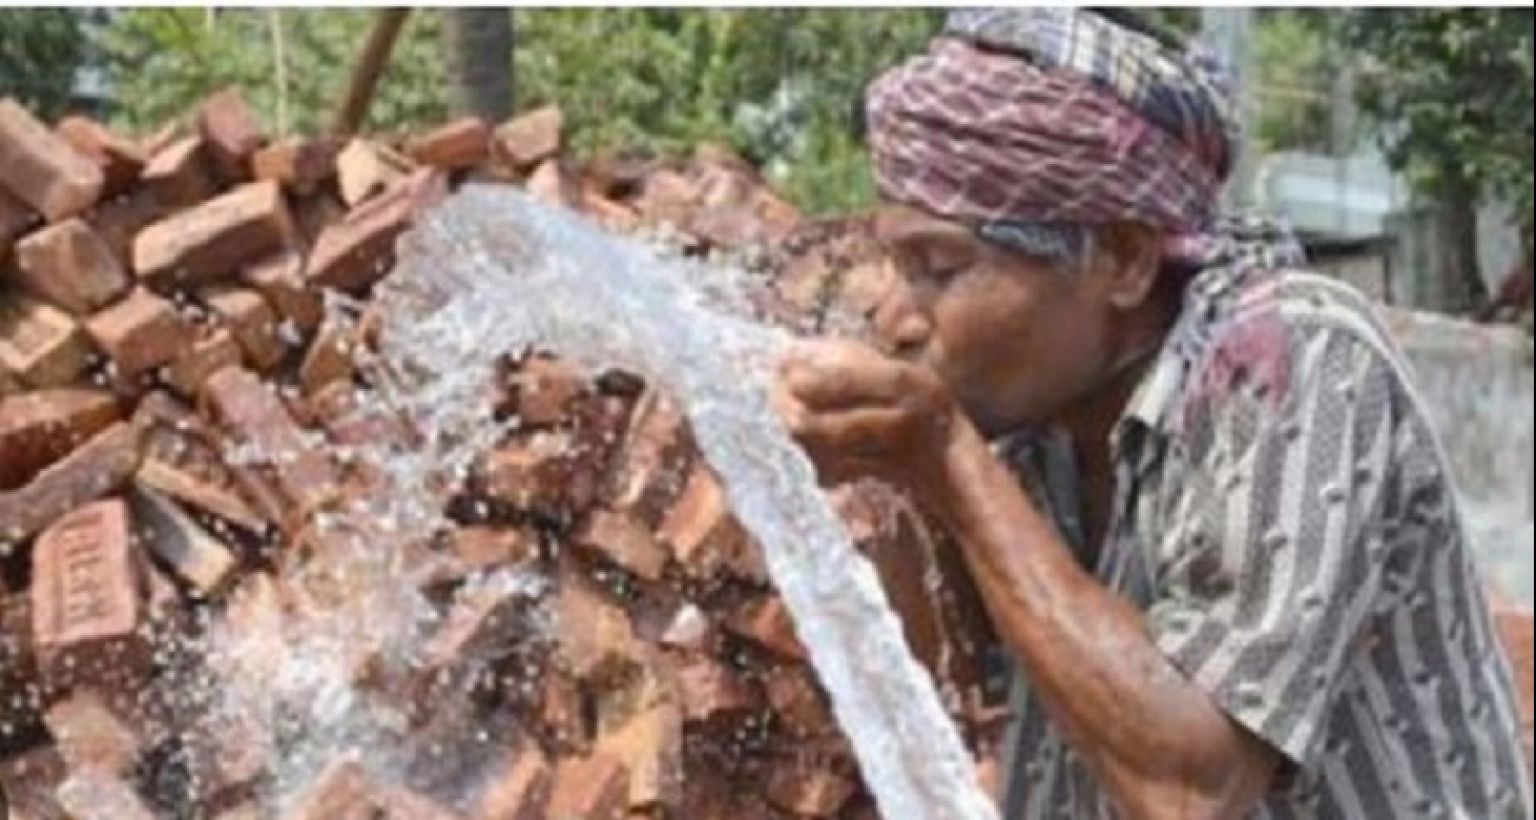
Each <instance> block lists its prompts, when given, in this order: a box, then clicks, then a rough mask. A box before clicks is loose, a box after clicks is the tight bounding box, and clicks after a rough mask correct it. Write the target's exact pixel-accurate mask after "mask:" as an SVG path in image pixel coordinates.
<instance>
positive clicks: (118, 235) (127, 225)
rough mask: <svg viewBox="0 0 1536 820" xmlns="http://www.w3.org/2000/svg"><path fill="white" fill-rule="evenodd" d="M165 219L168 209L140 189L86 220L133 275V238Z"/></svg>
mask: <svg viewBox="0 0 1536 820" xmlns="http://www.w3.org/2000/svg"><path fill="white" fill-rule="evenodd" d="M163 216H165V208H164V207H162V206H161V205H160V203H158V202H156V201H155V198H154V196H153V195H151V194H150V193H149V191H148V190H147V189H145V188H142V187H140V188H136V189H134V190H133V191H130V192H128V193H126V194H123V195H122V196H119V197H116V198H113V199H109V200H107V201H105V202H102V203H100V204H98V205H97V206H96V207H94V208H92V209H91V210H89V211H86V213H85V215H84V219H85V221H86V224H88V225H90V226H91V230H93V231H95V232H96V235H97V236H99V237H101V241H103V242H105V243H106V245H107V249H108V250H110V251H111V252H112V258H113V259H116V260H117V264H118V267H119V268H120V269H121V270H123V271H124V273H127V274H131V273H132V272H133V239H134V237H136V236H138V234H139V231H141V230H143V229H144V227H145V226H146V225H149V224H150V223H152V222H154V221H155V220H157V219H160V218H161V217H163Z"/></svg>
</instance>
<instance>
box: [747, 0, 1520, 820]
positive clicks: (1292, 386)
mask: <svg viewBox="0 0 1536 820" xmlns="http://www.w3.org/2000/svg"><path fill="white" fill-rule="evenodd" d="M868 113H869V128H870V142H871V147H872V151H873V156H874V172H875V178H876V181H877V184H878V187H879V190H880V192H881V193H882V196H883V198H884V199H885V201H886V203H887V204H886V205H885V206H884V207H883V208H882V209H881V211H880V213H879V215H878V220H877V223H878V228H877V230H878V232H879V234H880V237H881V239H882V240H883V241H884V242H885V243H886V244H887V245H888V247H889V249H890V252H891V256H892V259H893V263H894V264H895V266H896V267H897V268H898V270H899V271H900V273H901V274H902V275H903V279H904V282H905V287H903V288H900V289H899V292H897V293H895V294H893V295H892V297H891V298H890V299H889V300H888V301H887V304H886V305H885V306H884V307H882V309H881V310H880V312H879V315H878V316H877V317H876V326H877V329H878V330H879V331H880V332H879V334H878V335H879V336H880V337H881V338H882V339H883V340H884V341H885V343H886V344H887V346H888V349H887V350H885V351H884V352H876V351H875V350H874V349H872V348H870V347H866V346H862V345H860V344H858V343H855V342H851V341H822V342H809V343H805V344H804V345H802V346H801V347H800V348H799V349H797V350H796V351H795V352H794V353H792V354H791V355H790V356H789V357H788V358H787V359H786V362H785V364H784V367H783V371H782V374H781V375H782V378H781V382H780V385H779V389H778V391H777V395H776V399H777V401H778V402H779V403H780V407H781V411H782V412H783V414H784V418H785V421H786V424H787V426H788V427H789V428H790V430H791V431H792V432H793V433H794V434H795V435H796V437H797V438H798V439H799V440H800V441H801V442H802V444H804V446H805V447H806V449H807V451H808V452H809V453H810V454H811V456H812V458H813V460H814V461H815V463H816V465H817V468H818V470H819V471H820V474H821V476H822V477H823V479H824V480H826V481H828V482H837V481H842V480H846V479H849V478H853V477H858V476H875V477H880V478H885V479H888V480H890V481H893V482H896V483H898V484H900V485H903V486H905V487H906V488H907V489H908V490H909V491H910V492H911V493H912V494H913V495H914V497H916V498H917V499H919V500H920V502H921V503H923V504H925V505H927V506H928V507H929V508H930V509H931V510H932V511H933V512H934V513H935V514H937V515H939V516H940V517H941V518H942V519H943V520H944V521H945V522H946V524H947V525H948V527H949V528H950V529H951V530H952V533H953V535H954V536H955V540H956V542H957V543H958V544H959V549H961V550H962V551H963V553H964V557H965V564H966V566H967V567H968V568H969V570H970V572H971V574H972V575H973V576H974V580H975V582H976V584H977V586H978V588H979V589H980V590H981V593H982V596H983V598H984V599H985V602H986V604H987V608H988V611H989V613H990V615H991V617H992V619H993V621H994V622H995V626H996V628H997V633H998V635H999V636H1000V637H1001V639H1002V641H1003V642H1004V643H1005V644H1006V648H1007V649H1008V650H1010V652H1011V654H1012V655H1013V656H1014V657H1015V658H1016V660H1017V670H1018V675H1017V680H1018V683H1017V687H1016V689H1017V692H1016V695H1015V702H1014V706H1015V707H1016V709H1017V716H1016V725H1015V726H1014V727H1013V730H1012V736H1011V738H1010V740H1009V745H1008V748H1007V750H1006V751H1007V753H1008V754H1007V758H1006V760H1005V767H1004V769H1005V771H1004V777H1005V780H1006V786H1005V792H1006V794H1005V796H1004V802H1005V806H1004V815H1003V816H1004V817H1005V818H1007V820H1019V819H1020V818H1059V817H1065V818H1079V817H1085V818H1108V817H1132V818H1164V817H1169V818H1228V817H1256V818H1414V817H1426V818H1511V819H1514V818H1529V817H1530V816H1531V789H1530V785H1529V782H1528V777H1527V774H1526V770H1525V764H1524V762H1523V761H1522V759H1521V757H1522V753H1521V751H1520V746H1519V743H1518V741H1517V730H1516V726H1517V718H1516V715H1515V710H1516V705H1515V698H1514V693H1513V684H1512V682H1511V681H1512V678H1511V675H1510V670H1509V668H1508V664H1507V662H1506V661H1505V660H1504V658H1503V656H1502V654H1501V652H1500V649H1499V647H1498V643H1497V641H1496V639H1495V635H1494V631H1493V628H1492V626H1491V620H1490V617H1489V615H1488V612H1487V605H1486V602H1485V600H1484V597H1483V593H1482V591H1481V586H1480V583H1479V578H1478V574H1477V570H1476V568H1475V566H1474V565H1473V561H1472V557H1471V555H1470V550H1469V547H1468V545H1467V543H1466V538H1465V534H1464V530H1463V527H1462V522H1461V520H1460V512H1459V510H1458V507H1457V503H1456V499H1455V496H1454V494H1453V492H1452V487H1451V482H1450V477H1449V475H1448V474H1447V470H1446V462H1445V459H1444V457H1443V455H1442V453H1441V452H1440V450H1439V445H1438V444H1437V442H1436V439H1435V436H1434V433H1433V432H1432V430H1431V429H1430V426H1429V424H1428V422H1427V420H1426V418H1425V415H1424V412H1423V410H1422V407H1421V404H1420V402H1419V400H1418V399H1417V397H1416V395H1415V392H1414V388H1413V386H1412V384H1411V380H1410V378H1409V376H1408V373H1407V371H1406V369H1405V366H1404V364H1403V361H1402V356H1401V354H1400V353H1399V352H1398V350H1397V349H1396V348H1395V347H1394V346H1393V344H1392V342H1391V340H1390V339H1388V338H1387V336H1386V334H1385V333H1384V332H1383V330H1382V327H1381V325H1380V324H1379V323H1378V322H1377V321H1376V319H1375V318H1374V317H1373V315H1372V313H1371V309H1370V307H1369V306H1368V305H1367V304H1366V303H1365V302H1364V301H1363V300H1362V299H1361V298H1360V297H1359V296H1358V295H1356V294H1355V293H1353V292H1351V291H1349V290H1347V289H1346V288H1344V287H1342V286H1340V285H1337V284H1335V283H1333V282H1330V281H1327V280H1323V279H1320V278H1316V277H1312V276H1308V275H1305V274H1302V273H1296V272H1293V271H1291V270H1290V269H1289V268H1288V266H1289V265H1290V264H1292V262H1293V261H1294V260H1293V254H1292V252H1291V248H1292V245H1291V244H1290V243H1288V242H1287V241H1286V238H1285V237H1284V235H1283V234H1280V233H1278V232H1275V231H1264V230H1261V229H1260V228H1261V226H1257V225H1249V226H1243V225H1233V224H1224V223H1222V222H1220V221H1219V220H1218V219H1217V218H1216V215H1215V209H1216V202H1217V199H1218V195H1219V190H1220V187H1221V184H1222V182H1223V179H1224V177H1225V176H1226V174H1227V173H1228V171H1229V170H1230V169H1231V167H1232V165H1233V156H1232V152H1233V139H1232V134H1231V133H1230V132H1229V130H1228V127H1227V126H1226V123H1227V122H1229V117H1228V112H1227V110H1226V105H1225V103H1224V101H1223V99H1222V92H1221V88H1220V86H1219V84H1218V83H1216V82H1215V81H1214V80H1212V79H1211V75H1210V74H1209V73H1208V72H1207V70H1206V69H1205V68H1204V67H1202V66H1201V65H1199V64H1198V63H1197V62H1196V61H1194V60H1192V59H1188V58H1186V57H1184V56H1182V55H1178V54H1175V53H1173V52H1171V51H1169V50H1167V49H1166V48H1165V47H1164V46H1163V45H1161V44H1159V43H1158V42H1157V41H1156V40H1154V39H1153V38H1152V37H1150V36H1147V35H1145V34H1143V33H1140V32H1136V31H1132V30H1129V29H1126V28H1122V27H1120V26H1117V25H1115V24H1112V23H1111V22H1109V20H1107V19H1106V18H1104V17H1102V16H1098V15H1095V14H1092V13H1088V12H1082V11H1075V10H1071V9H1036V10H1026V9H1015V10H1008V11H995V12H960V13H956V14H954V15H953V16H952V17H951V18H950V20H949V21H948V23H947V25H946V29H945V32H944V35H943V36H941V37H940V38H938V39H937V40H936V41H935V42H934V44H933V46H932V48H931V50H930V51H929V52H928V53H926V54H924V55H921V56H919V57H916V58H914V59H913V60H911V61H909V62H907V63H906V64H904V65H902V66H900V67H898V68H896V69H894V70H892V71H891V72H890V73H888V74H886V75H885V76H883V77H881V78H880V79H879V80H878V81H876V82H875V83H874V84H873V85H872V86H871V89H870V93H869V99H868Z"/></svg>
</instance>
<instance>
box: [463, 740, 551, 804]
mask: <svg viewBox="0 0 1536 820" xmlns="http://www.w3.org/2000/svg"><path fill="white" fill-rule="evenodd" d="M552 774H553V769H551V767H550V765H549V760H548V758H547V757H545V755H544V752H543V751H542V750H541V749H539V747H538V745H537V744H534V743H522V744H519V745H518V746H517V748H516V749H514V750H512V751H510V752H508V753H507V754H506V755H504V757H503V759H502V760H501V761H500V762H498V763H497V764H496V767H495V769H494V770H493V771H492V773H491V774H490V776H489V777H488V778H487V781H488V782H487V784H486V785H485V787H484V788H482V789H481V791H480V795H479V797H478V798H477V799H476V800H475V809H474V812H473V813H472V814H471V816H472V817H474V818H475V820H549V818H550V815H549V814H548V813H547V812H546V811H545V804H546V803H548V802H549V788H550V785H551V777H552Z"/></svg>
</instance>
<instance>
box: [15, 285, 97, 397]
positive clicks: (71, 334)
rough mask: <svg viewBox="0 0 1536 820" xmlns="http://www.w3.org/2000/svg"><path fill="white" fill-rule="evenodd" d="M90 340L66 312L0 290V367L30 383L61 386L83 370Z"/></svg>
mask: <svg viewBox="0 0 1536 820" xmlns="http://www.w3.org/2000/svg"><path fill="white" fill-rule="evenodd" d="M90 355H91V343H90V341H89V339H88V338H87V337H86V335H85V331H84V329H83V328H81V327H80V324H79V323H78V322H76V321H75V320H74V319H71V318H70V317H69V315H68V314H66V313H64V312H63V311H61V310H59V309H58V308H55V307H53V306H52V305H48V304H44V303H42V302H39V301H37V300H35V299H31V298H29V297H26V296H21V295H20V294H15V293H3V292H0V370H5V371H8V372H9V373H10V374H11V375H12V376H13V377H15V379H16V380H17V381H19V382H21V383H22V384H25V385H29V386H31V387H37V388H43V387H65V386H67V385H69V384H70V383H72V382H74V381H75V379H77V378H79V376H80V374H81V373H83V372H84V371H85V368H86V364H87V362H88V359H89V357H90Z"/></svg>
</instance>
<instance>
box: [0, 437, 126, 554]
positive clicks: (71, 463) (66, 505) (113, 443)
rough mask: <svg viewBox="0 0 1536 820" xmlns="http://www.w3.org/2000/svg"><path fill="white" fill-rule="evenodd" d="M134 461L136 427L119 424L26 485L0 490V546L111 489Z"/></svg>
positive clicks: (33, 531)
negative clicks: (5, 490) (9, 489)
mask: <svg viewBox="0 0 1536 820" xmlns="http://www.w3.org/2000/svg"><path fill="white" fill-rule="evenodd" d="M138 465H139V434H138V429H137V428H136V427H134V426H133V425H131V424H128V423H126V422H118V423H115V424H113V425H112V426H110V427H108V428H107V429H105V430H103V431H101V432H100V433H97V434H96V435H95V436H93V437H91V439H90V440H89V441H87V442H86V443H85V444H84V445H82V446H80V447H78V448H76V449H75V451H74V452H73V453H70V454H69V455H68V456H65V457H64V459H63V460H62V461H60V462H58V463H57V464H54V465H53V466H51V467H48V468H47V469H45V470H43V471H42V472H41V473H38V474H37V477H36V478H34V479H32V481H31V482H30V483H29V484H27V485H26V486H25V487H22V488H21V489H19V490H12V491H10V492H0V544H3V543H5V542H7V541H9V542H12V543H15V542H19V541H22V540H24V539H26V538H28V537H30V536H32V535H33V534H35V533H37V532H38V531H39V530H42V529H43V528H44V527H46V526H48V525H49V524H50V523H52V522H54V521H55V520H57V519H58V518H60V517H62V516H63V515H65V514H66V513H68V512H69V511H70V510H73V509H75V508H76V507H78V506H80V505H81V504H84V503H86V502H89V501H93V500H95V499H97V498H100V497H101V496H103V495H105V494H107V493H109V492H112V491H113V490H116V489H117V488H118V487H120V486H122V485H123V483H124V482H125V481H127V480H128V478H129V477H130V476H132V475H133V471H134V470H135V469H137V468H138ZM34 552H35V550H34Z"/></svg>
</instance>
